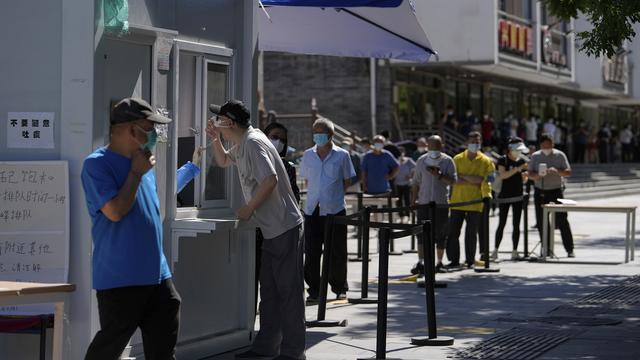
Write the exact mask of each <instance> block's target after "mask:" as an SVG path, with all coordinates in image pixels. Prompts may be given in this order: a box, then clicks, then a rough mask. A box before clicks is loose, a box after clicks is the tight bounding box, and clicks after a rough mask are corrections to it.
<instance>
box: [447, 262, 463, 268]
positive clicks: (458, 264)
mask: <svg viewBox="0 0 640 360" xmlns="http://www.w3.org/2000/svg"><path fill="white" fill-rule="evenodd" d="M459 267H460V263H448V264H447V265H445V268H447V269H458V268H459Z"/></svg>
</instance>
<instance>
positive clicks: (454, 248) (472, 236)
mask: <svg viewBox="0 0 640 360" xmlns="http://www.w3.org/2000/svg"><path fill="white" fill-rule="evenodd" d="M464 221H466V222H467V227H466V230H465V235H464V250H465V251H464V252H465V256H466V259H465V262H466V263H467V265H473V264H474V263H475V259H476V243H477V242H478V229H479V228H480V222H481V221H482V213H481V212H477V211H462V210H451V215H450V217H449V238H448V239H447V258H448V259H449V261H451V263H453V264H459V263H460V241H459V239H460V230H461V229H462V223H463V222H464Z"/></svg>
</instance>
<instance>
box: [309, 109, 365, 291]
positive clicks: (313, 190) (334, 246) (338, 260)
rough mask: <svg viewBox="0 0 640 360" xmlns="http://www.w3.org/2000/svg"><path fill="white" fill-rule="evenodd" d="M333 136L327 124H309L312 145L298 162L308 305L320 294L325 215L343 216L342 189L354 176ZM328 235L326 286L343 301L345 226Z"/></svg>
mask: <svg viewBox="0 0 640 360" xmlns="http://www.w3.org/2000/svg"><path fill="white" fill-rule="evenodd" d="M333 133H334V126H333V123H332V122H331V121H330V120H328V119H324V118H320V119H318V120H316V121H315V122H314V123H313V142H314V143H315V144H316V145H315V146H314V147H312V148H310V149H307V150H306V151H305V152H304V155H303V156H302V161H301V162H300V176H302V177H303V178H304V179H305V180H306V181H307V201H306V203H305V208H304V213H305V216H304V218H305V220H304V227H305V246H304V247H305V262H304V279H305V281H306V282H307V284H308V285H309V290H308V291H309V298H308V302H315V301H317V299H318V295H319V292H320V257H321V256H322V244H323V242H324V235H325V234H324V227H325V222H326V221H327V215H338V216H343V215H345V214H346V210H345V209H346V206H347V204H346V202H345V200H344V193H345V189H346V188H347V187H349V185H350V184H351V178H352V177H354V176H355V175H356V172H355V170H354V169H353V164H352V163H351V157H350V156H349V152H347V151H346V150H344V149H342V148H340V147H338V146H335V145H334V144H333V142H332V141H331V140H332V138H333ZM332 232H333V237H332V243H331V264H330V265H329V266H330V268H329V284H331V290H332V291H333V292H334V293H335V294H336V298H337V299H346V298H347V290H349V285H348V283H347V226H346V225H337V226H334V227H333V229H332ZM325 245H326V244H325Z"/></svg>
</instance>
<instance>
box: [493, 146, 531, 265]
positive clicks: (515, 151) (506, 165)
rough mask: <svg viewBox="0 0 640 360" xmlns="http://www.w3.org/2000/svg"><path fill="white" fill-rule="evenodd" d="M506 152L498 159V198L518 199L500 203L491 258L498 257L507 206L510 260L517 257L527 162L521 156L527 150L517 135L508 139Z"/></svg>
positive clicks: (505, 222) (505, 221)
mask: <svg viewBox="0 0 640 360" xmlns="http://www.w3.org/2000/svg"><path fill="white" fill-rule="evenodd" d="M507 149H508V150H507V154H506V155H504V156H502V157H500V158H499V159H498V177H499V178H500V179H501V180H502V187H501V189H500V192H499V193H498V199H509V198H517V197H519V198H520V200H519V201H515V202H509V203H500V205H499V207H500V217H499V222H498V228H497V229H496V237H495V247H494V250H493V252H492V253H491V259H493V260H496V259H497V258H498V248H499V247H500V242H501V241H502V234H503V232H504V227H505V225H506V224H507V216H508V215H509V208H511V209H513V213H512V214H511V216H512V224H513V232H512V236H511V240H512V244H513V250H512V251H511V260H516V259H517V258H518V242H519V240H520V217H521V215H522V204H523V201H522V194H523V190H522V188H523V185H524V183H526V182H527V172H526V169H527V162H526V161H525V159H523V158H522V154H523V153H525V152H528V149H527V147H526V146H525V145H524V142H523V141H522V139H521V138H519V137H513V138H510V139H509V143H508V145H507Z"/></svg>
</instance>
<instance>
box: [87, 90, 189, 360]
mask: <svg viewBox="0 0 640 360" xmlns="http://www.w3.org/2000/svg"><path fill="white" fill-rule="evenodd" d="M169 122H171V119H168V118H166V117H163V116H160V115H157V114H155V113H154V111H153V109H152V108H151V106H150V105H149V104H148V103H146V102H145V101H144V100H142V99H134V98H127V99H124V100H122V101H120V102H118V103H117V104H116V105H115V107H114V108H113V110H112V112H111V141H110V143H109V144H108V145H107V146H105V147H102V148H99V149H97V150H96V151H95V152H93V153H92V154H91V155H89V156H88V157H87V158H86V159H85V161H84V166H83V168H82V185H83V188H84V192H85V197H86V202H87V208H88V210H89V215H90V216H91V220H92V235H93V244H94V250H93V259H92V260H93V287H94V289H96V291H97V298H98V311H99V315H100V331H99V332H98V333H97V334H96V336H95V337H94V339H93V341H92V342H91V345H90V346H89V349H88V350H87V354H86V358H85V359H89V360H90V359H113V360H115V359H119V357H120V355H121V354H122V351H123V350H124V348H125V347H126V345H127V343H128V342H129V339H130V338H131V336H132V335H133V333H134V332H135V331H136V329H137V328H138V327H139V328H140V329H141V331H142V340H143V344H144V352H145V358H146V359H175V344H176V340H177V337H178V327H179V322H180V301H181V299H180V295H179V294H178V293H177V291H176V289H175V287H174V285H173V283H172V281H171V272H170V271H169V266H168V264H167V260H166V259H165V256H164V253H163V249H162V221H161V219H160V208H159V200H158V195H157V192H156V178H155V174H154V172H153V171H149V170H151V169H152V168H153V166H154V165H155V157H154V156H153V154H152V153H151V150H152V149H153V146H154V145H155V142H156V139H157V132H156V130H155V126H156V124H167V123H169ZM192 166H193V164H192ZM192 170H194V169H191V170H189V171H190V172H191V171H192ZM197 171H199V169H197ZM197 171H196V172H195V173H197Z"/></svg>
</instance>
